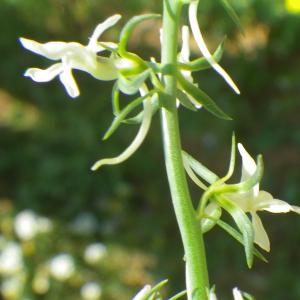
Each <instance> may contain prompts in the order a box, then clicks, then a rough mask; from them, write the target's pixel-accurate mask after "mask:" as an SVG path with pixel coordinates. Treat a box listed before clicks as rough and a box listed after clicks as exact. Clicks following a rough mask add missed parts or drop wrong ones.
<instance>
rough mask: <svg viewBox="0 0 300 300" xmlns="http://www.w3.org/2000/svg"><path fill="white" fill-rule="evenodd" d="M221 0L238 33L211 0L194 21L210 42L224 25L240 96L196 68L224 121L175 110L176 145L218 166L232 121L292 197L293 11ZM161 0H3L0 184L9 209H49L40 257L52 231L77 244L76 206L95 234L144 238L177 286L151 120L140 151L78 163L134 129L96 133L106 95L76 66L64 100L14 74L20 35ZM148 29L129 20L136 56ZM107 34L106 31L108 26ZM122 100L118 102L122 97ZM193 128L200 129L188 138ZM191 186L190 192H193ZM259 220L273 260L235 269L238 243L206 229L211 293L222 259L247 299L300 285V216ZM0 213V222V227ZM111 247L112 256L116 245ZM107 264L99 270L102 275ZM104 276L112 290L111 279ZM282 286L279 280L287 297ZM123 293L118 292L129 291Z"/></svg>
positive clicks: (84, 26)
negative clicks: (89, 214)
mask: <svg viewBox="0 0 300 300" xmlns="http://www.w3.org/2000/svg"><path fill="white" fill-rule="evenodd" d="M230 2H231V3H232V6H233V7H234V9H235V10H236V12H237V14H238V15H240V16H241V22H242V23H243V24H244V27H245V37H243V38H240V36H239V34H238V33H236V29H235V28H234V26H233V24H232V23H231V22H230V21H228V18H227V16H226V15H225V14H224V12H223V11H222V8H218V5H217V4H218V3H217V2H216V3H215V2H214V1H203V8H201V9H202V10H203V11H204V12H205V14H204V15H205V17H204V18H203V19H202V20H201V22H202V23H203V24H204V27H205V28H207V29H208V32H209V34H207V37H208V39H209V40H211V42H212V43H213V41H215V40H218V39H219V40H220V38H222V35H223V34H224V32H228V33H229V34H228V41H227V43H226V44H225V47H226V52H227V53H228V52H229V53H230V54H229V55H227V56H226V55H225V56H224V57H223V62H224V64H225V65H227V66H230V69H231V70H232V73H233V74H234V77H235V78H238V83H239V86H240V88H241V91H242V96H241V97H240V98H239V99H238V98H237V97H235V96H232V94H231V93H230V91H227V90H226V88H224V84H223V82H222V80H220V79H216V76H215V75H214V74H213V72H211V71H206V73H204V75H205V76H203V75H200V76H199V82H200V83H201V87H202V86H203V87H205V91H207V93H209V94H210V95H211V96H212V98H213V99H220V102H219V103H220V105H221V106H222V107H223V108H224V110H225V111H226V112H228V114H230V116H232V117H233V119H234V121H233V123H232V124H230V122H228V124H224V122H222V121H216V120H210V116H207V115H206V114H205V113H203V112H200V113H199V116H198V117H196V118H194V115H193V118H192V117H191V114H192V112H190V111H186V112H183V111H182V116H181V118H182V124H183V125H182V133H183V141H184V144H185V148H186V149H188V152H189V153H198V152H199V149H200V152H203V153H206V154H207V161H206V165H209V166H212V167H213V169H215V170H217V171H220V172H217V174H222V172H223V171H224V170H225V169H226V168H227V166H226V165H225V163H222V161H220V160H219V161H216V157H218V155H219V153H220V152H224V161H226V159H225V154H226V153H225V152H226V150H224V149H225V146H224V145H225V144H226V143H227V137H228V136H229V135H230V134H231V132H232V128H233V126H234V127H235V130H236V132H237V135H238V136H239V137H240V138H241V139H242V140H243V139H245V140H246V139H247V142H248V144H249V146H250V148H252V149H254V150H259V151H263V152H266V153H267V155H266V164H267V166H268V170H269V171H268V173H270V174H273V176H272V179H268V180H267V181H265V182H264V185H265V186H267V187H268V189H269V190H273V191H274V194H275V193H276V194H277V195H280V198H283V199H285V200H287V201H289V202H290V203H293V204H295V205H297V204H298V205H299V204H300V203H299V200H298V199H300V190H299V180H300V176H299V158H298V154H299V150H298V149H299V146H300V135H299V128H298V127H299V100H298V98H299V69H300V64H299V59H297V57H298V53H299V51H300V48H299V42H298V37H299V35H300V29H299V28H300V19H299V16H298V15H295V16H291V15H288V14H287V13H286V12H285V11H284V10H283V7H282V4H281V3H280V1H279V2H276V1H274V3H272V4H270V1H267V0H266V1H259V0H256V1H254V0H252V1H230ZM160 5H161V1H134V0H128V1H112V2H111V6H110V4H108V3H107V2H104V1H57V0H56V1H42V2H40V1H38V2H37V1H33V0H26V1H18V0H14V1H13V0H10V1H9V0H5V1H2V3H1V6H0V17H1V21H0V22H1V28H2V37H3V38H2V39H1V41H0V46H1V58H2V59H1V65H0V78H1V93H0V106H1V108H0V195H1V196H2V197H9V198H10V199H12V202H13V205H14V207H15V208H14V211H15V210H16V211H19V210H21V209H24V208H31V209H34V210H36V211H38V212H40V213H43V214H45V215H47V216H53V217H54V218H55V219H56V220H57V222H58V223H57V224H60V225H57V228H58V230H57V231H56V235H55V237H53V236H52V237H51V238H49V239H48V240H47V241H46V240H45V239H41V240H40V242H39V247H41V250H40V253H41V257H44V258H45V259H46V258H47V257H49V255H50V254H49V253H47V250H46V249H47V247H48V245H49V244H50V245H51V244H53V240H54V239H56V238H57V236H59V237H60V241H63V242H61V243H59V245H52V246H53V247H54V246H55V247H57V248H59V250H64V249H66V248H67V249H70V251H75V252H76V251H77V246H78V243H79V241H78V239H77V238H71V237H70V236H69V233H68V232H67V230H65V224H67V222H68V221H69V220H71V219H72V218H73V217H74V216H76V215H77V214H78V213H79V212H80V211H94V212H95V215H96V217H97V219H99V220H100V222H101V230H100V233H99V234H100V236H99V237H98V236H97V239H98V238H99V239H101V240H104V241H106V240H107V241H110V240H112V239H113V238H114V239H116V240H118V241H120V243H122V245H126V246H128V247H129V249H132V248H131V247H133V248H136V247H138V248H140V249H141V251H143V250H145V249H146V250H149V252H151V253H157V258H156V259H157V260H158V263H157V264H156V265H155V266H156V267H155V269H156V270H155V271H153V272H152V274H151V276H153V278H155V279H157V278H162V277H163V276H165V274H173V275H172V278H171V279H170V285H171V286H172V285H173V286H174V287H176V288H174V290H178V289H179V288H183V287H182V286H181V282H182V280H181V278H180V275H179V268H181V266H176V265H175V264H174V260H176V261H177V260H178V257H179V258H181V257H182V249H181V248H180V247H179V246H178V245H179V241H178V239H177V237H176V236H175V235H174V227H175V224H174V221H173V218H172V217H171V216H170V218H171V219H169V211H170V210H171V207H170V206H169V201H167V199H168V197H169V196H168V191H167V187H166V182H165V181H164V180H162V179H161V174H162V170H163V164H162V162H161V159H162V155H161V153H160V148H159V146H158V145H159V142H160V136H159V134H157V132H159V128H158V126H157V125H155V124H154V125H153V126H154V127H153V128H154V130H153V132H152V134H150V136H149V140H148V141H146V145H145V146H144V147H143V148H141V152H139V153H137V156H136V161H128V162H127V163H126V165H124V166H122V167H120V168H107V169H106V170H105V174H104V173H100V174H89V173H88V170H89V168H90V166H91V164H92V163H93V161H94V160H95V159H96V158H97V157H98V155H99V153H101V154H102V153H103V156H105V155H104V154H108V153H112V152H113V153H118V152H119V149H120V148H121V147H123V145H124V143H125V141H126V140H128V138H130V137H131V136H132V133H133V132H131V131H130V132H129V133H128V132H127V131H125V130H124V131H121V132H120V133H117V132H116V133H115V134H116V135H117V137H119V138H117V137H116V138H115V139H111V140H110V143H109V144H106V143H101V133H102V132H104V130H105V128H107V126H108V125H109V122H110V119H111V117H110V110H111V109H110V105H109V102H108V101H107V99H109V88H108V87H106V86H104V85H103V84H101V83H100V84H98V83H94V82H93V81H92V80H90V78H88V77H87V76H85V75H82V74H78V77H79V80H80V86H81V90H82V97H81V99H80V100H76V101H74V102H72V103H70V102H68V101H67V100H66V98H67V97H66V96H65V94H64V92H63V91H62V90H61V88H60V87H59V86H58V84H57V83H56V82H53V83H49V84H46V85H43V86H32V84H31V82H29V81H28V80H26V79H24V78H23V77H21V76H20V74H22V72H23V71H24V69H25V68H26V67H28V66H29V65H34V64H35V63H36V62H37V61H40V60H39V58H36V57H34V56H32V55H30V54H28V53H26V52H24V51H23V50H22V49H21V47H20V45H19V44H18V43H17V38H18V37H19V36H26V37H29V36H31V37H35V38H36V39H41V40H48V39H53V38H54V37H55V39H61V40H64V39H66V40H75V39H76V40H79V41H82V42H84V41H86V36H87V35H88V34H90V32H91V29H92V28H94V26H95V24H97V23H99V21H101V20H102V19H103V18H104V17H105V16H107V15H111V14H113V13H114V12H115V10H116V11H121V10H122V11H124V15H125V16H124V19H125V18H126V15H127V16H129V15H132V14H135V13H141V12H144V11H157V12H158V11H159V9H158V7H159V6H160ZM33 16H34V17H33ZM212 24H213V26H210V25H212ZM210 28H212V29H210ZM148 29H149V28H147V26H146V25H145V27H142V28H140V29H139V28H137V29H136V30H137V31H138V30H140V32H142V35H143V33H145V34H144V35H143V36H142V37H141V42H140V43H138V44H139V45H144V46H145V49H146V50H145V54H144V53H143V55H144V56H143V57H147V50H149V49H150V48H154V49H156V48H157V46H158V45H157V44H155V43H154V42H153V40H154V39H153V38H152V37H153V36H152V35H148V34H149V31H148ZM108 34H109V35H111V36H113V35H114V32H113V31H112V32H109V33H108ZM131 43H132V41H131V42H129V46H130V47H133V48H134V47H136V43H132V44H131ZM236 45H238V46H236ZM212 48H213V47H212ZM76 75H77V74H76ZM197 81H198V80H197ZM49 90H50V91H51V93H49ZM121 101H123V99H121ZM126 104H127V103H126V102H125V101H123V102H122V106H126ZM155 126H156V127H155ZM129 128H130V126H129ZM207 128H210V129H209V130H207ZM220 128H221V129H222V130H220ZM211 132H214V135H216V136H212V134H211ZM199 136H203V137H202V138H201V139H199V138H198V137H199ZM219 141H223V143H221V142H219ZM149 148H151V151H150V149H149ZM275 149H276V150H275ZM214 167H215V168H214ZM133 170H135V171H133ZM150 179H151V180H150ZM194 197H195V199H198V198H199V195H198V193H197V192H195V193H194ZM161 199H165V200H166V201H161ZM297 202H298V203H297ZM263 217H265V216H263ZM109 220H112V221H111V223H110V222H109ZM153 220H155V222H154V221H153ZM266 221H267V222H266V224H267V226H268V228H269V229H270V236H271V238H272V241H273V248H274V249H275V250H274V253H273V254H272V257H271V259H272V261H273V262H276V263H274V264H273V265H270V266H269V267H268V268H267V270H264V271H262V267H261V265H260V264H258V265H257V266H256V269H255V270H256V272H255V274H252V275H250V274H248V273H247V271H246V270H245V271H244V272H243V273H242V274H241V273H240V271H237V270H240V269H241V268H243V267H240V265H243V260H242V259H241V258H240V256H239V255H238V254H239V253H240V248H239V247H236V248H234V246H232V243H231V241H229V242H227V241H226V239H224V238H223V236H224V234H223V233H222V234H219V232H218V231H216V235H214V236H213V237H211V236H208V237H207V240H208V250H207V251H208V252H209V253H210V255H211V268H212V278H214V281H218V282H219V284H218V293H219V295H220V296H219V297H220V299H222V297H224V298H226V296H227V295H226V292H224V291H226V290H230V288H231V285H229V283H228V281H227V276H228V274H227V270H228V268H230V269H231V270H232V278H231V279H232V280H231V281H235V282H237V283H239V285H241V286H243V284H244V283H247V284H249V285H250V286H251V285H252V286H253V287H251V288H249V289H248V290H251V291H253V294H255V295H257V299H274V300H281V299H287V300H294V299H298V298H299V297H300V291H299V287H298V284H297V282H295V278H297V275H298V272H299V264H300V262H299V255H298V245H299V239H300V236H299V232H298V231H297V230H294V228H298V227H299V220H297V219H296V218H294V219H292V220H291V221H290V222H289V221H288V220H286V219H283V218H282V219H280V221H278V220H275V221H272V220H270V219H268V218H266ZM4 225H5V224H4ZM4 225H3V223H2V226H1V232H2V234H3V230H4V228H5V226H4ZM279 225H280V226H279ZM133 232H134V234H133ZM153 232H155V233H156V234H153ZM93 239H94V236H93V237H85V238H84V239H83V240H84V242H87V243H88V242H90V241H91V240H93ZM287 241H289V242H287ZM80 242H82V240H80ZM170 248H172V249H174V251H173V252H172V253H170V252H169V251H168V250H167V249H170ZM123 250H124V249H121V250H120V251H121V252H122V251H123ZM125 252H126V255H127V257H130V255H131V250H130V251H129V250H127V249H126V250H125ZM53 253H54V252H53ZM118 253H119V252H118ZM219 253H224V254H225V255H226V257H227V259H226V260H224V259H222V258H221V256H220V255H219ZM118 255H120V257H123V256H122V254H120V253H119V254H118ZM129 261H130V260H129ZM35 263H36V262H35ZM127 263H128V261H127ZM126 265H128V264H126ZM215 265H217V266H218V268H215ZM123 266H124V265H123ZM124 268H125V267H124ZM263 268H264V269H265V266H264V267H263ZM214 269H217V271H214ZM266 273H267V276H265V274H266ZM113 274H115V273H113V272H111V271H107V273H105V274H103V276H104V277H103V278H110V279H111V280H112V282H113V280H114V278H113ZM262 274H264V279H263V280H262V279H261V276H262ZM108 275H109V276H110V277H106V276H108ZM93 276H94V275H93ZM95 278H96V277H95ZM118 280H119V279H118ZM120 282H121V280H119V281H118V282H117V283H115V284H116V285H117V286H118V288H121V287H120V285H121V283H120ZM257 282H259V283H260V284H257ZM143 284H144V282H139V283H138V284H136V285H135V286H134V287H131V289H130V295H133V294H134V293H135V292H136V291H137V290H138V289H139V288H140V287H141V286H142V285H143ZM138 285H139V286H138ZM271 287H272V288H271ZM61 288H62V287H61V286H60V287H57V288H56V291H55V292H53V293H57V294H52V298H49V299H55V298H53V297H55V296H54V295H61V294H60V293H63V295H64V293H67V291H68V292H69V291H70V290H69V289H67V291H62V290H61ZM110 288H111V289H112V290H114V288H115V285H114V284H112V285H111V286H110ZM123 288H124V287H122V289H123ZM122 291H123V290H122ZM286 291H289V296H288V297H290V298H288V297H287V295H286ZM126 293H129V292H126ZM118 295H119V294H118ZM126 295H128V297H127V298H126V299H128V298H129V297H130V296H129V294H126ZM228 298H229V296H228ZM66 299H67V298H66ZM74 299H75V298H74ZM105 299H106V298H105ZM117 299H121V298H117Z"/></svg>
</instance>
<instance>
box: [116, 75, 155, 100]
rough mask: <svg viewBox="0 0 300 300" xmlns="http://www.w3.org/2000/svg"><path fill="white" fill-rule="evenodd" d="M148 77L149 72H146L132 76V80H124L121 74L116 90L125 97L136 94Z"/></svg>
mask: <svg viewBox="0 0 300 300" xmlns="http://www.w3.org/2000/svg"><path fill="white" fill-rule="evenodd" d="M149 75H150V70H146V71H144V72H142V73H140V74H138V75H136V76H133V77H132V78H126V77H125V76H123V75H122V74H119V78H118V88H119V89H120V91H121V92H122V93H124V94H126V95H133V94H136V93H137V92H138V91H139V88H140V87H141V86H142V84H143V83H144V81H145V80H146V79H147V78H148V77H149Z"/></svg>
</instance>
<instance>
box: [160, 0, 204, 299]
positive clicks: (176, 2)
mask: <svg viewBox="0 0 300 300" xmlns="http://www.w3.org/2000/svg"><path fill="white" fill-rule="evenodd" d="M181 7H182V3H181V1H180V0H164V11H163V34H162V36H163V42H162V66H163V69H164V70H165V72H164V75H163V80H164V85H165V95H164V97H163V99H162V109H161V122H162V133H163V144H164V154H165V163H166V169H167V175H168V181H169V186H170V190H171V196H172V201H173V206H174V210H175V214H176V218H177V222H178V226H179V230H180V234H181V238H182V241H183V247H184V253H185V261H186V287H187V294H188V300H208V296H207V289H208V288H209V282H208V272H207V266H206V256H205V248H204V242H203V236H202V233H201V227H200V225H199V221H197V220H196V214H195V210H194V207H193V205H192V201H191V198H190V194H189V190H188V185H187V181H186V176H185V171H184V167H183V161H182V154H181V142H180V134H179V124H178V114H177V108H176V61H177V48H178V31H179V18H180V12H181Z"/></svg>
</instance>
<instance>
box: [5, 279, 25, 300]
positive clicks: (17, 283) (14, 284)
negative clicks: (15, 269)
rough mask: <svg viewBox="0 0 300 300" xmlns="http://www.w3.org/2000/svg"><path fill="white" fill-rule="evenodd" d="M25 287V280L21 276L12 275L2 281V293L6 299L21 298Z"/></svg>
mask: <svg viewBox="0 0 300 300" xmlns="http://www.w3.org/2000/svg"><path fill="white" fill-rule="evenodd" d="M23 287H24V281H23V280H22V278H21V276H12V277H7V278H5V279H3V281H2V283H1V295H2V296H3V297H4V298H5V299H11V300H17V299H20V296H21V292H22V290H23Z"/></svg>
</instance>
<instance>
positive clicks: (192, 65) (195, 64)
mask: <svg viewBox="0 0 300 300" xmlns="http://www.w3.org/2000/svg"><path fill="white" fill-rule="evenodd" d="M225 40H226V37H225V38H224V39H223V41H222V42H221V43H220V44H219V46H218V47H217V49H216V51H215V52H214V54H213V55H212V56H213V59H214V60H215V61H216V62H220V60H221V58H222V56H223V53H224V44H225ZM178 67H179V68H180V69H181V70H186V71H191V72H193V71H201V70H206V69H210V68H211V64H210V63H209V62H208V60H207V59H206V58H205V57H201V58H197V59H195V60H192V61H190V62H188V63H178Z"/></svg>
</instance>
